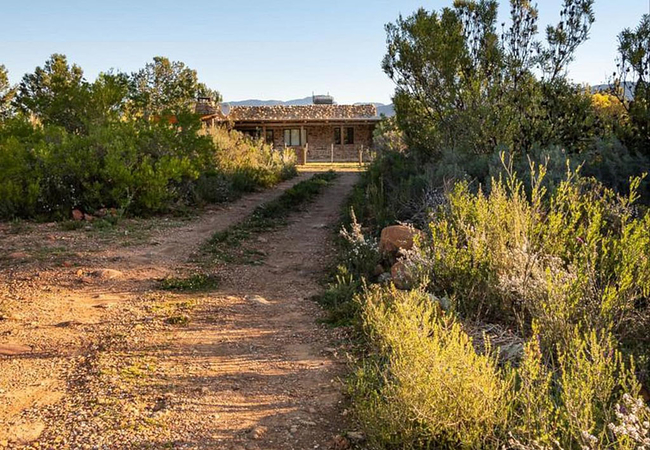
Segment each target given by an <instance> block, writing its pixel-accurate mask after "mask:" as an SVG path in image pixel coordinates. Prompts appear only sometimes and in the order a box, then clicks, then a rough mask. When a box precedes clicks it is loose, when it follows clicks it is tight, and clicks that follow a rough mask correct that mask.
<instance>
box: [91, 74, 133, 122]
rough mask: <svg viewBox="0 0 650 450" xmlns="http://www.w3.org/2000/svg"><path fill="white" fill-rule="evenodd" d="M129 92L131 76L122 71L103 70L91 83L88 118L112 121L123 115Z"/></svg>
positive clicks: (97, 120) (93, 120) (95, 120)
mask: <svg viewBox="0 0 650 450" xmlns="http://www.w3.org/2000/svg"><path fill="white" fill-rule="evenodd" d="M128 94H129V76H128V75H127V74H125V73H122V72H114V71H108V72H102V73H100V74H99V75H98V76H97V79H96V80H95V82H94V83H92V84H91V85H90V98H91V102H90V105H89V108H88V109H89V111H88V119H89V120H90V121H92V122H110V121H116V120H119V119H120V118H121V117H123V115H124V112H125V109H126V105H127V101H128Z"/></svg>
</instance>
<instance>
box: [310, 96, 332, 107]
mask: <svg viewBox="0 0 650 450" xmlns="http://www.w3.org/2000/svg"><path fill="white" fill-rule="evenodd" d="M312 102H313V103H314V105H333V104H334V97H332V96H331V95H312Z"/></svg>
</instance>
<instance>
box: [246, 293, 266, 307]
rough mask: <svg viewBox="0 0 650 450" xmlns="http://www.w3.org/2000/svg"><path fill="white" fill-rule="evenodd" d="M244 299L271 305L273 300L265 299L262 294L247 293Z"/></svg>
mask: <svg viewBox="0 0 650 450" xmlns="http://www.w3.org/2000/svg"><path fill="white" fill-rule="evenodd" d="M244 300H248V301H250V302H255V303H259V304H260V305H270V304H271V302H269V301H268V300H267V299H265V298H264V297H262V296H261V295H246V296H245V297H244Z"/></svg>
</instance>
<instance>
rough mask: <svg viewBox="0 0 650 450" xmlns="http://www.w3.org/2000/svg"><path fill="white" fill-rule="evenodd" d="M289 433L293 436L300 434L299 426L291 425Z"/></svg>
mask: <svg viewBox="0 0 650 450" xmlns="http://www.w3.org/2000/svg"><path fill="white" fill-rule="evenodd" d="M289 432H290V433H291V434H296V433H297V432H298V426H297V425H291V428H289Z"/></svg>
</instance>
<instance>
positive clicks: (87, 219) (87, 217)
mask: <svg viewBox="0 0 650 450" xmlns="http://www.w3.org/2000/svg"><path fill="white" fill-rule="evenodd" d="M84 220H85V221H86V222H92V221H93V220H95V216H93V215H91V214H84Z"/></svg>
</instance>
